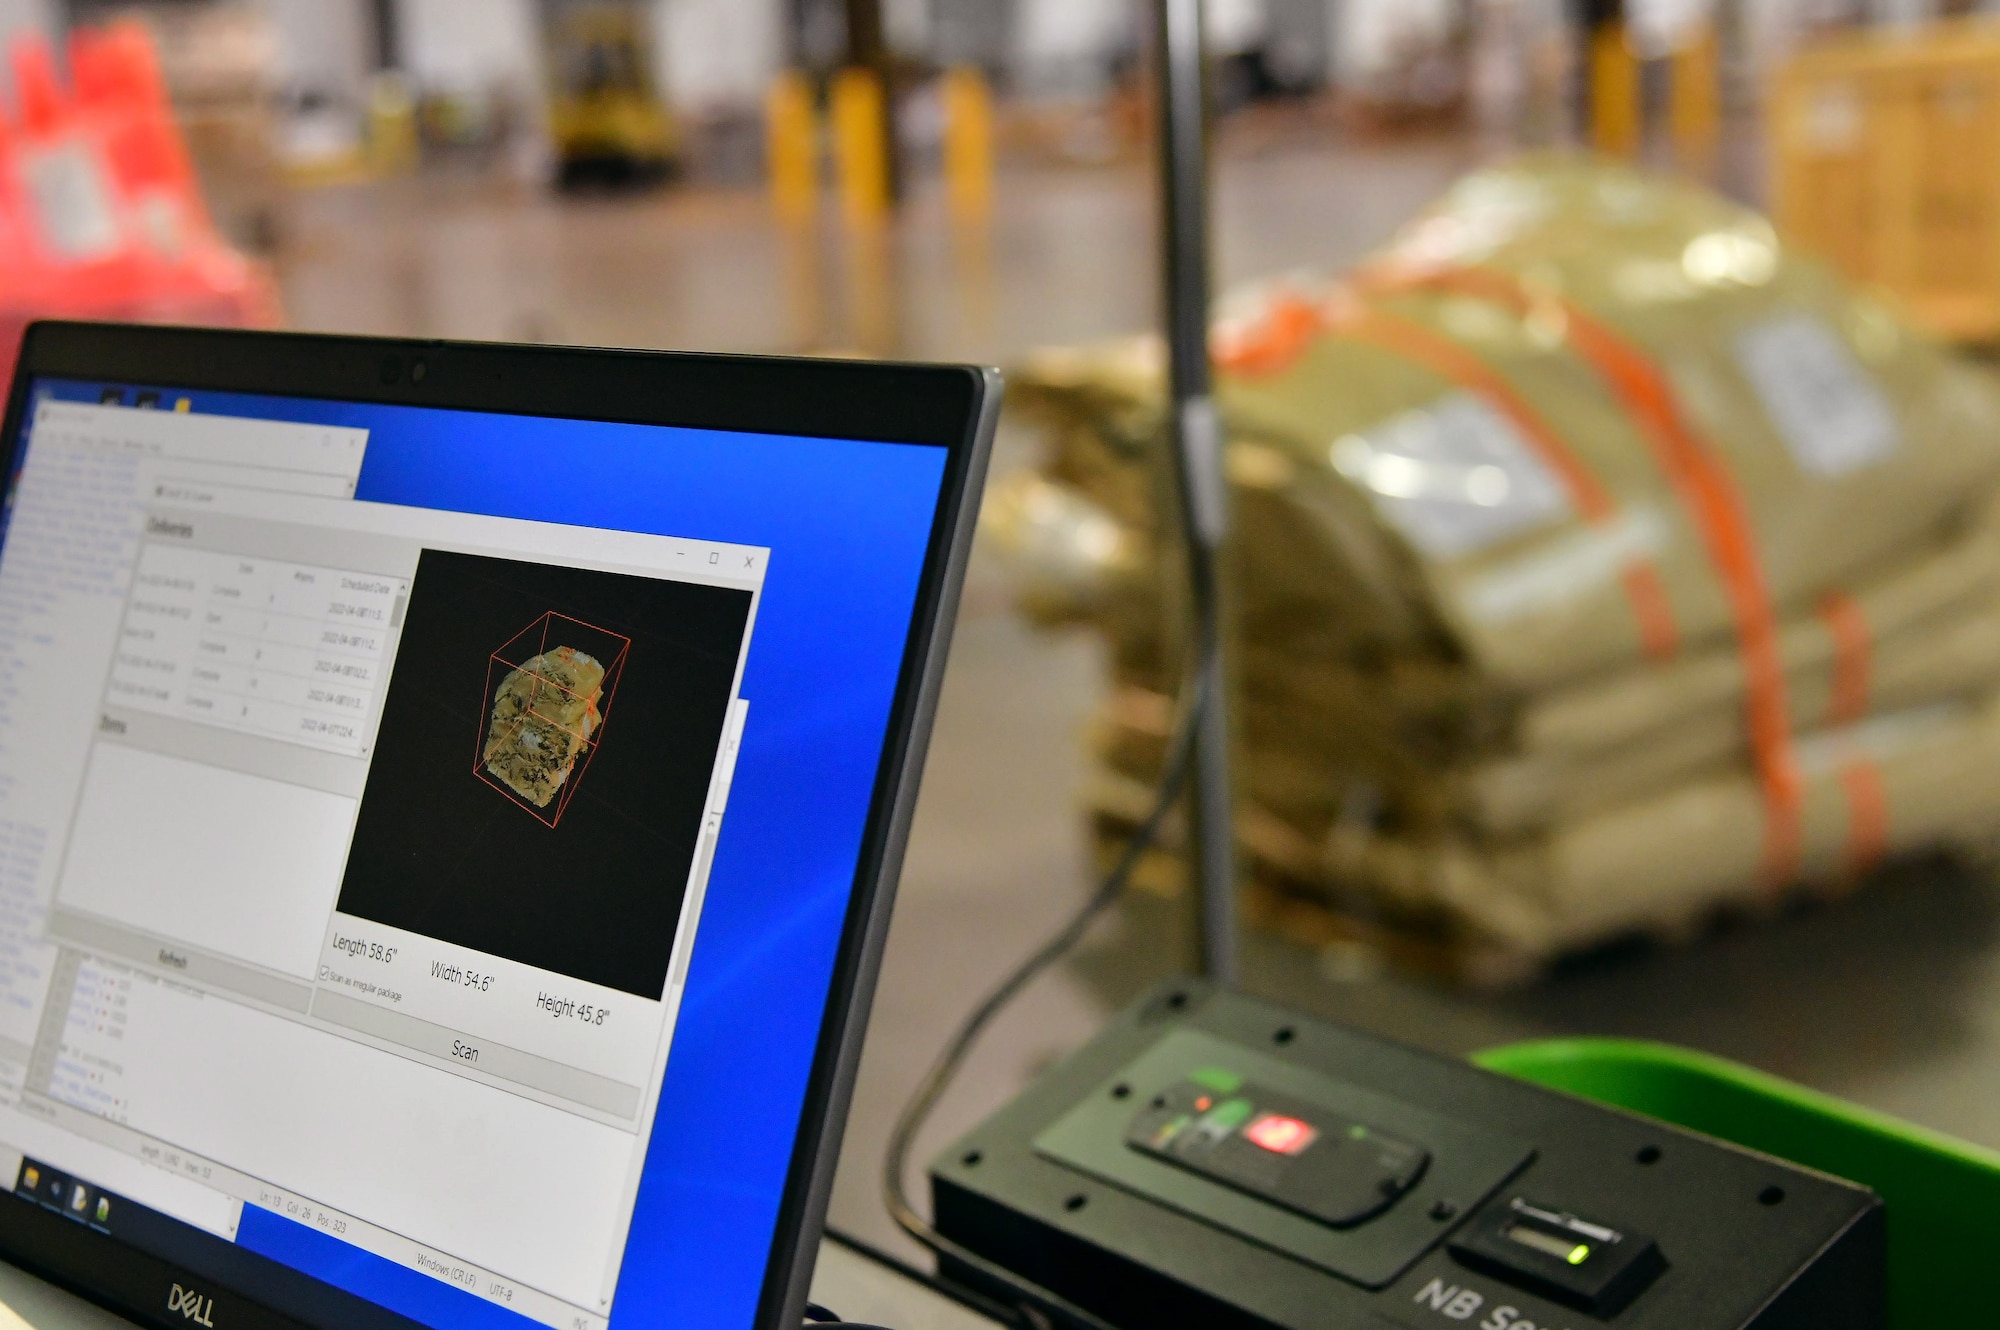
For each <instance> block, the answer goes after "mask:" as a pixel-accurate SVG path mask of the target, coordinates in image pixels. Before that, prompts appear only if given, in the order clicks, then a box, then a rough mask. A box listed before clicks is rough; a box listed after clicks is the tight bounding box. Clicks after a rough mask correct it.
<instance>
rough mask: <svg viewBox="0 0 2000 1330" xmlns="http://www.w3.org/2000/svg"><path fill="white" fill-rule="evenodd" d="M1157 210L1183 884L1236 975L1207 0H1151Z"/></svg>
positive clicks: (1203, 937)
mask: <svg viewBox="0 0 2000 1330" xmlns="http://www.w3.org/2000/svg"><path fill="white" fill-rule="evenodd" d="M1153 8H1154V16H1155V20H1156V22H1155V26H1154V38H1155V40H1154V66H1155V68H1156V70H1157V72H1158V98H1159V114H1160V164H1161V171H1160V186H1161V189H1160V202H1161V208H1160V212H1161V239H1162V245H1161V249H1162V254H1163V257H1164V259H1165V275H1166V284H1165V289H1164V292H1163V295H1164V303H1165V314H1166V338H1167V367H1168V368H1167V385H1168V402H1169V412H1168V432H1169V436H1170V439H1171V441H1172V444H1173V460H1174V471H1175V479H1176V481H1177V485H1178V489H1179V491H1180V502H1181V525H1182V528H1183V529H1184V531H1185V532H1186V535H1187V558H1188V587H1189V592H1190V601H1191V604H1190V608H1191V614H1190V616H1189V617H1190V622H1191V626H1192V636H1193V641H1192V643H1191V645H1192V646H1193V647H1194V651H1195V655H1194V659H1195V660H1196V662H1197V664H1196V666H1195V670H1196V674H1195V677H1194V678H1193V679H1191V680H1190V682H1191V683H1192V684H1194V685H1195V691H1193V692H1191V693H1190V694H1189V695H1190V696H1193V697H1199V698H1201V699H1203V702H1204V705H1203V706H1202V710H1201V716H1200V726H1199V729H1198V731H1197V733H1196V736H1195V754H1194V767H1193V772H1192V775H1193V784H1192V788H1191V789H1190V792H1189V793H1190V797H1189V804H1188V808H1189V817H1188V830H1189V840H1190V846H1189V855H1188V863H1189V870H1190V877H1191V879H1192V881H1193V883H1194V886H1195V890H1196V893H1197V895H1198V898H1199V900H1200V919H1199V922H1200V927H1199V930H1198V931H1199V937H1200V952H1199V963H1200V967H1201V971H1202V973H1203V974H1205V975H1207V976H1208V977H1210V978H1212V979H1215V980H1217V981H1219V982H1221V983H1226V984H1233V983H1235V982H1236V978H1237V960H1236V840H1235V817H1234V810H1233V806H1232V800H1231V797H1230V780H1229V732H1230V723H1229V696H1228V693H1227V691H1226V679H1225V674H1224V670H1223V646H1224V641H1223V638H1224V634H1223V631H1222V588H1221V578H1220V562H1221V554H1222V543H1223V539H1224V537H1225V536H1226V535H1227V533H1228V529H1229V492H1228V488H1227V484H1226V482H1225V480H1224V477H1223V471H1222V428H1221V422H1220V420H1219V419H1218V418H1217V416H1216V411H1215V400H1214V398H1213V397H1212V396H1211V395H1210V392H1211V389H1210V378H1211V376H1210V369H1209V360H1208V283H1209V277H1208V123H1207V121H1208V115H1207V111H1208V106H1207V95H1206V87H1205V83H1206V80H1205V78H1204V69H1203V64H1204V52H1203V50H1202V21H1201V9H1202V0H1155V2H1154V6H1153Z"/></svg>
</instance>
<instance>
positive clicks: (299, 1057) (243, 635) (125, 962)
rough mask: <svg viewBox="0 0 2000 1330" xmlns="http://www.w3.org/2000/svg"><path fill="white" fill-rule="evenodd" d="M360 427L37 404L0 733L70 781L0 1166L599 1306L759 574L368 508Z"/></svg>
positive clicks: (31, 926)
mask: <svg viewBox="0 0 2000 1330" xmlns="http://www.w3.org/2000/svg"><path fill="white" fill-rule="evenodd" d="M366 447H367V439H366V434H365V432H364V431H360V430H339V429H331V428H326V427H320V426H304V425H291V424H280V423H275V422H263V421H254V420H244V419H240V418H221V417H212V416H202V415H198V414H194V413H179V414H176V413H172V412H146V411H138V410H130V409H124V408H119V407H108V406H105V407H100V406H83V405H77V404H66V403H56V402H48V401H44V402H42V403H40V404H38V407H37V412H36V416H35V419H34V423H33V433H32V435H31V440H30V451H29V455H28V458H29V460H28V466H27V470H26V472H25V473H24V475H23V479H22V484H21V488H20V491H19V498H18V500H17V508H16V512H15V514H14V515H13V518H12V520H13V522H14V523H15V531H16V536H17V539H16V540H15V541H13V542H10V547H9V552H8V557H7V559H6V561H5V563H4V565H0V615H11V616H13V620H14V623H15V625H16V627H17V631H18V630H19V629H21V628H27V629H29V630H30V631H28V632H27V633H26V634H24V637H23V640H26V641H29V642H31V643H32V644H33V645H32V647H31V648H30V649H28V650H26V651H25V652H24V653H23V658H22V659H21V660H19V661H17V662H15V665H16V668H15V678H16V683H17V688H18V689H20V690H22V691H23V692H25V693H27V694H29V695H32V696H33V698H34V705H33V706H32V707H31V708H23V707H21V706H19V705H18V704H16V705H12V706H6V707H0V739H3V741H4V742H6V743H9V744H16V745H18V744H22V743H37V744H40V745H42V749H41V751H45V752H47V753H48V754H49V755H50V757H49V760H48V762H47V763H46V765H45V767H44V770H43V771H42V775H43V776H44V777H45V780H44V781H43V782H41V783H42V785H44V786H45V788H43V789H41V790H40V791H39V792H38V795H37V803H36V805H35V806H34V810H33V811H34V814H35V820H34V823H33V825H32V826H26V825H22V824H17V825H15V826H13V827H11V828H0V830H5V831H7V833H8V834H9V835H10V836H11V837H12V838H13V839H14V840H15V841H16V842H19V841H21V839H22V838H23V837H24V836H27V835H28V834H29V833H30V832H32V833H33V836H32V843H33V845H34V847H35V849H36V855H35V858H34V863H33V875H34V878H35V882H36V887H35V897H36V899H37V900H38V901H39V902H40V903H41V904H40V906H39V907H38V908H36V909H35V910H34V911H33V914H34V917H33V918H26V917H24V918H23V920H22V921H20V922H17V923H16V924H15V925H14V926H13V928H12V929H11V932H12V933H13V935H14V936H13V937H12V938H10V939H9V940H10V941H14V942H17V943H18V944H19V945H21V946H22V947H25V948H27V949H28V951H29V952H30V953H32V957H33V959H34V963H35V964H36V965H37V966H39V973H38V974H37V975H36V976H35V977H34V983H35V985H36V987H37V989H38V990H39V991H33V992H32V993H31V994H29V993H28V992H27V990H28V982H27V980H25V979H23V978H22V977H21V976H20V975H16V976H14V978H15V980H16V981H17V982H16V985H15V991H12V992H9V993H6V994H4V995H0V996H5V997H6V998H7V999H8V1001H7V1002H6V1003H5V1004H4V1007H0V1063H4V1064H6V1065H8V1066H11V1067H12V1068H13V1070H12V1071H11V1073H8V1074H10V1075H12V1076H13V1077H16V1078H18V1079H17V1081H16V1083H15V1085H14V1086H13V1089H12V1095H13V1100H12V1102H11V1103H10V1104H9V1105H7V1106H6V1108H5V1109H4V1110H0V1145H4V1146H6V1147H10V1148H11V1149H13V1150H19V1151H23V1152H26V1153H28V1154H30V1155H33V1156H35V1157H37V1158H44V1159H49V1160H51V1161H53V1162H55V1163H56V1164H57V1165H59V1166H61V1167H66V1168H71V1169H73V1170H75V1171H76V1172H77V1173H79V1174H80V1175H85V1176H89V1177H91V1178H93V1179H94V1180H95V1181H96V1182H98V1183H100V1184H101V1185H104V1186H107V1187H112V1188H117V1189H122V1190H124V1191H125V1192H126V1193H127V1194H129V1195H131V1196H132V1197H133V1198H134V1199H137V1200H140V1201H142V1202H144V1203H146V1204H148V1205H152V1206H154V1207H155V1208H158V1209H161V1210H164V1211H166V1212H167V1213H170V1214H173V1215H176V1216H177V1217H180V1218H184V1219H187V1220H188V1221H189V1222H192V1223H196V1224H199V1225H201V1226H202V1227H205V1228H207V1229H209V1230H210V1231H212V1232H216V1233H218V1234H221V1235H222V1236H225V1237H228V1236H232V1235H233V1234H234V1231H235V1226H236V1223H237V1216H238V1215H239V1214H240V1211H241V1207H242V1206H243V1205H245V1204H249V1205H257V1206H262V1207H265V1208H267V1209H273V1210H276V1211H278V1212H279V1213H283V1214H287V1215H289V1216H291V1217H294V1218H298V1219H301V1220H302V1221H304V1222H308V1223H311V1224H314V1225H315V1226H317V1227H320V1228H322V1229H324V1230H326V1231H328V1232H331V1233H334V1234H336V1235H337V1236H339V1237H340V1238H342V1239H343V1240H344V1241H347V1242H351V1243H354V1244H356V1245H358V1246H362V1247H364V1248H366V1249H368V1250H371V1251H374V1252H376V1253H377V1254H379V1255H383V1256H386V1257H388V1258H390V1259H392V1260H395V1261H398V1262H401V1263H403V1264H405V1265H407V1266H409V1267H410V1268H413V1269H418V1270H422V1271H424V1272H426V1273H428V1274H430V1275H432V1276H434V1277H437V1278H441V1279H445V1280H447V1281H449V1282H452V1283H454V1284H457V1285H458V1286H460V1287H463V1288H466V1289H468V1290H470V1291H472V1292H475V1293H477V1294H479V1295H480V1296H482V1297H486V1298H489V1299H492V1300H494V1301H498V1302H502V1303H505V1304H506V1305H508V1306H510V1307H512V1308H513V1309H514V1310H517V1311H521V1312H523V1313H525V1314H527V1315H529V1316H531V1317H533V1318H535V1319H538V1320H541V1321H543V1322H545V1323H547V1324H551V1325H560V1326H566V1327H567V1326H578V1327H589V1326H594V1325H598V1324H601V1323H602V1321H603V1318H604V1317H605V1315H606V1314H607V1313H608V1310H609V1307H610V1303H611V1297H612V1292H613V1289H614V1288H615V1285H616V1281H617V1276H618V1267H619V1259H620V1254H621V1252H622V1250H623V1247H624V1241H625V1235H626V1229H627V1226H628V1224H629V1219H630V1215H631V1210H632V1204H633V1199H634V1196H635V1194H636V1190H637V1185H638V1176H639V1169H640V1165H641V1162H642V1160H643V1155H644V1142H645V1140H646V1138H647V1134H648V1132H649V1130H650V1127H651V1123H652V1117H653V1110H654V1105H655V1103H656V1101H657V1097H658V1093H659V1087H660V1083H661V1078H662V1076H663V1074H664V1069H665V1067H666V1064H667V1061H668V1059H669V1057H670V1055H671V1045H672V1040H673V1030H674V1025H675V1019H676V1015H677V1011H678V1004H679V1000H680V995H681V992H682V989H683V987H684V982H685V977H686V969H687V965H688V961H689V958H690V956H691V954H692V951H693V947H694V943H695V938H696V936H697V934H698V932H699V929H700V919H701V905H702V896H703V892H704V889H705V887H706V883H707V877H708V869H709V863H710V859H711V857H712V854H713V850H714V846H715V843H716V838H717V836H718V834H719V832H720V828H721V825H722V820H723V817H724V814H725V812H726V808H727V803H728V796H729V787H730V777H731V773H732V770H733V767H734V762H735V754H736V750H737V746H738V742H739V740H740V737H741V734H742V732H743V728H744V726H745V724H746V721H747V719H748V717H749V715H750V704H749V702H748V701H747V700H746V699H744V698H743V697H742V696H741V695H740V683H741V677H742V669H743V662H744V658H745V654H746V652H747V650H748V645H749V642H750V640H751V636H752V634H753V632H754V626H755V619H756V607H757V601H758V596H759V594H760V592H761V588H762V585H763V577H764V572H765V568H766V564H767V562H768V557H769V552H768V551H766V550H763V549H760V548H754V547H747V546H740V545H728V544H717V543H713V542H706V541H701V540H695V539H675V538H670V537H658V536H642V535H632V534H628V533H622V532H613V531H605V530H599V529H594V528H579V527H565V526H560V525H554V524H548V523H537V522H525V521H516V520H511V519H503V518H492V517H483V516H475V515H467V514H460V513H449V512H442V511H436V510H431V509H417V508H403V507H397V506H391V505H383V504H373V503H365V502H359V501H356V500H355V499H354V498H353V497H352V496H353V493H354V483H355V477H356V476H357V475H358V472H359V467H360V464H361V460H362V458H363V457H364V456H365V452H366ZM80 478H87V483H80ZM80 505H81V506H84V507H87V509H88V512H87V516H88V518H89V521H90V522H91V523H94V526H93V527H92V528H91V530H92V532H93V538H92V539H91V540H89V541H88V542H86V543H79V542H76V541H74V540H71V541H70V542H69V543H68V544H67V545H66V546H65V547H64V548H62V549H61V550H59V551H57V552H56V554H55V555H53V556H52V557H54V558H56V559H58V560H66V561H67V562H66V563H65V564H64V566H63V567H61V568H59V569H51V568H49V567H45V566H42V567H38V566H36V564H35V562H34V560H35V559H36V558H38V557H42V556H41V555H40V553H39V551H38V548H37V544H36V542H35V541H34V540H33V539H32V538H22V537H26V536H27V534H28V533H29V532H33V531H38V530H39V531H42V532H54V531H56V530H64V531H74V530H75V529H76V525H77V521H78V513H79V511H80ZM24 556H25V557H24ZM57 574H59V575H57ZM105 662H108V668H106V667H104V663H105ZM86 663H89V664H90V665H92V666H93V668H81V666H83V665H84V664H86ZM21 866H22V865H21V862H20V861H19V860H18V857H17V858H16V860H15V861H14V862H13V864H12V865H11V867H12V869H14V870H16V871H18V870H19V869H20V868H21ZM27 996H31V997H32V1001H28V1000H24V998H25V997H27ZM9 1022H11V1023H9ZM190 1050H198V1052H199V1055H198V1056H190V1053H189V1051H190ZM219 1087H227V1090H226V1092H225V1093H218V1088H219ZM466 1159H478V1160H482V1161H489V1163H490V1162H491V1161H504V1165H503V1166H499V1167H491V1166H489V1167H482V1168H478V1169H466V1168H463V1167H461V1166H460V1161H463V1160H466ZM556 1179H559V1180H560V1185H554V1184H553V1181H552V1180H556ZM524 1214H534V1215H537V1216H539V1220H540V1222H538V1223H536V1224H534V1225H523V1224H521V1223H519V1222H518V1217H519V1216H521V1215H524Z"/></svg>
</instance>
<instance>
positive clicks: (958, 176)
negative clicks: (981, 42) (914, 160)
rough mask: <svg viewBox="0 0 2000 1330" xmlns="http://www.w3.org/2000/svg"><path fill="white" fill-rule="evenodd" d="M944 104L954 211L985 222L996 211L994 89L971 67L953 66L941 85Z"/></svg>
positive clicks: (948, 189)
mask: <svg viewBox="0 0 2000 1330" xmlns="http://www.w3.org/2000/svg"><path fill="white" fill-rule="evenodd" d="M940 100H941V101H942V103H943V106H944V181H945V196H946V198H947V199H948V200H949V201H950V203H951V215H952V217H953V218H954V219H955V220H957V221H958V222H960V223H963V224H972V225H983V224H984V223H985V222H986V221H987V220H988V219H989V218H990V217H991V216H992V214H993V92H992V89H990V88H988V87H987V85H986V75H985V74H984V73H983V72H981V71H980V70H979V69H978V68H976V67H974V66H971V65H960V66H959V67H958V68H956V69H951V70H947V71H946V73H945V76H944V79H943V80H942V83H941V86H940Z"/></svg>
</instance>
